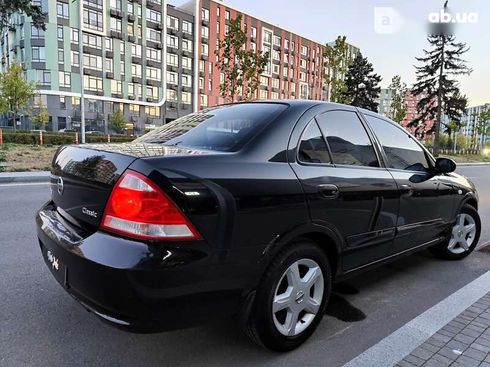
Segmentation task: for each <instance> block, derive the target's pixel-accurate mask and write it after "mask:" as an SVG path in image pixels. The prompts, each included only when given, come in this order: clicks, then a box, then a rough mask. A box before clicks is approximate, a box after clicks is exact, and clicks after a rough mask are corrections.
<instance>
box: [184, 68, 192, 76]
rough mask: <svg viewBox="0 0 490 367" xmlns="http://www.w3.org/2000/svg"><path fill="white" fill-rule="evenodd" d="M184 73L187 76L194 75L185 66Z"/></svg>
mask: <svg viewBox="0 0 490 367" xmlns="http://www.w3.org/2000/svg"><path fill="white" fill-rule="evenodd" d="M182 73H183V74H187V75H191V74H192V70H191V69H188V68H187V67H185V66H183V69H182Z"/></svg>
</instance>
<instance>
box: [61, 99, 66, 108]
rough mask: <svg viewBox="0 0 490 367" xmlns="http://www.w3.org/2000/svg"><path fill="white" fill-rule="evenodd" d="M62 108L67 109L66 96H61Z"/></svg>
mask: <svg viewBox="0 0 490 367" xmlns="http://www.w3.org/2000/svg"><path fill="white" fill-rule="evenodd" d="M60 109H62V110H66V97H65V96H60Z"/></svg>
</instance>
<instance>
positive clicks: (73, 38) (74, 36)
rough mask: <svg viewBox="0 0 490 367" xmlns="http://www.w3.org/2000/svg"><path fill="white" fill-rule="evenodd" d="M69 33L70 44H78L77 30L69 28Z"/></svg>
mask: <svg viewBox="0 0 490 367" xmlns="http://www.w3.org/2000/svg"><path fill="white" fill-rule="evenodd" d="M70 33H71V42H72V43H78V42H79V33H78V29H74V28H70Z"/></svg>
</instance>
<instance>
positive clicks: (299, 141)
mask: <svg viewBox="0 0 490 367" xmlns="http://www.w3.org/2000/svg"><path fill="white" fill-rule="evenodd" d="M310 124H315V125H316V127H317V128H318V131H320V134H321V135H322V139H323V142H324V143H325V145H326V147H327V151H328V157H329V158H330V163H315V162H303V161H302V160H301V159H300V158H299V148H300V146H301V141H302V140H303V136H304V135H305V133H306V130H307V129H308V127H309V126H310ZM296 163H298V164H299V165H301V166H322V167H335V165H334V164H333V159H332V152H331V151H330V146H329V145H328V144H327V142H326V140H325V136H324V135H323V132H322V130H321V129H320V126H318V121H317V120H316V116H314V117H313V118H312V119H311V120H309V121H308V122H307V123H306V125H305V127H304V128H303V129H302V130H301V134H300V135H299V139H298V143H297V144H296Z"/></svg>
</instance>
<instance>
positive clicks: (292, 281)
mask: <svg viewBox="0 0 490 367" xmlns="http://www.w3.org/2000/svg"><path fill="white" fill-rule="evenodd" d="M323 291H324V279H323V273H322V269H321V268H320V266H319V265H318V264H317V263H316V262H315V261H313V260H311V259H301V260H297V261H295V262H294V263H293V264H291V266H289V267H288V268H287V269H286V271H285V272H284V273H283V275H282V276H281V279H280V280H279V283H278V285H277V287H276V290H275V292H274V298H273V301H272V315H273V319H274V325H275V326H276V328H277V330H278V331H279V332H280V333H281V334H283V335H286V336H296V335H298V334H300V333H301V332H303V331H304V330H305V329H306V328H308V326H310V324H311V323H312V322H313V320H314V319H315V316H316V315H317V313H318V311H319V310H320V306H321V303H322V298H323Z"/></svg>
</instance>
